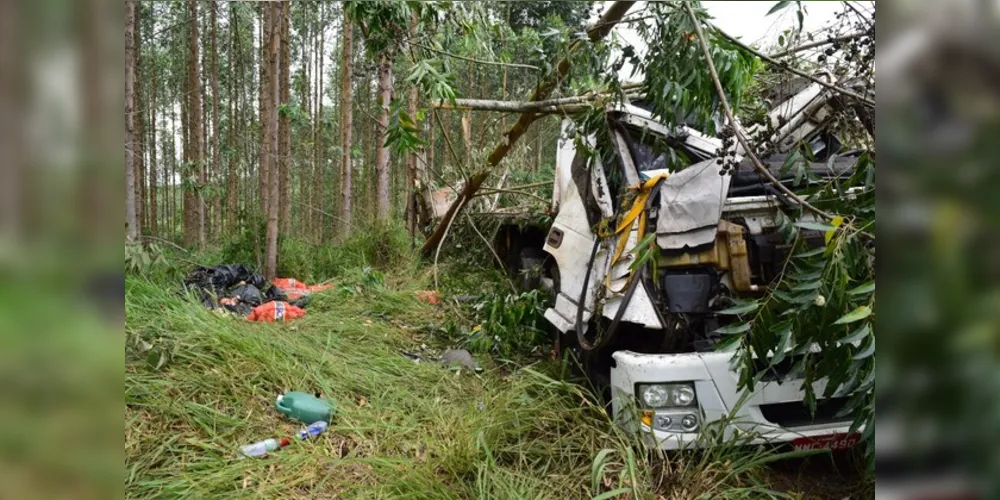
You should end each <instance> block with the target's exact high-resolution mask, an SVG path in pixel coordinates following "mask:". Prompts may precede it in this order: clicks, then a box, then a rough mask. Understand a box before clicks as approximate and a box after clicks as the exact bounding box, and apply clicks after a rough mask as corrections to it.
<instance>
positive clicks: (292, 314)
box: [247, 301, 306, 323]
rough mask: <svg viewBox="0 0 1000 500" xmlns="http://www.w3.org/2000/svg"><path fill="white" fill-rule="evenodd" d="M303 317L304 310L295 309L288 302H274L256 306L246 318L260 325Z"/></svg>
mask: <svg viewBox="0 0 1000 500" xmlns="http://www.w3.org/2000/svg"><path fill="white" fill-rule="evenodd" d="M305 315H306V311H305V309H300V308H298V307H295V306H293V305H291V304H289V303H288V302H280V301H274V302H268V303H266V304H261V305H259V306H257V307H256V308H254V310H253V311H252V312H251V313H250V316H247V319H249V320H250V321H259V322H262V323H274V322H275V321H288V320H292V319H296V318H301V317H302V316H305Z"/></svg>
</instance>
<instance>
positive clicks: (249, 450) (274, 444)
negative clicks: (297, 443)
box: [240, 438, 291, 457]
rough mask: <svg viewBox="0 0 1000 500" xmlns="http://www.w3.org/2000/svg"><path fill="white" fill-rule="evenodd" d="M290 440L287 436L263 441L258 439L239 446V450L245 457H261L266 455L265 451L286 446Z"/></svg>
mask: <svg viewBox="0 0 1000 500" xmlns="http://www.w3.org/2000/svg"><path fill="white" fill-rule="evenodd" d="M290 443H291V441H290V440H289V439H288V438H282V439H281V440H277V439H273V438H272V439H265V440H263V441H258V442H256V443H253V444H248V445H244V446H242V447H240V452H241V453H243V456H245V457H263V456H267V452H269V451H274V450H277V449H278V448H284V447H285V446H288V445H289V444H290Z"/></svg>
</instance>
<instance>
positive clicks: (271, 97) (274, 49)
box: [264, 2, 287, 279]
mask: <svg viewBox="0 0 1000 500" xmlns="http://www.w3.org/2000/svg"><path fill="white" fill-rule="evenodd" d="M286 8H287V2H271V3H268V4H266V5H265V6H264V9H265V10H268V11H270V13H269V14H268V22H269V24H270V27H269V29H267V30H266V31H267V32H268V33H269V35H270V37H269V38H268V39H267V45H266V47H267V61H266V64H267V76H268V78H267V82H266V83H267V84H266V85H265V89H266V91H267V95H266V97H265V100H267V101H269V104H268V106H267V111H268V114H267V116H266V120H267V132H268V136H267V140H266V142H267V149H268V154H267V155H266V156H268V157H269V159H268V161H267V165H268V167H267V172H268V176H267V177H268V178H267V197H268V202H267V236H266V238H267V243H266V245H267V248H266V250H265V254H264V277H266V278H267V279H274V278H275V276H276V275H277V270H278V231H279V225H278V215H279V211H280V210H279V205H280V179H281V172H280V168H279V166H278V161H277V160H278V159H277V154H278V153H279V152H280V150H279V148H278V142H279V140H278V135H279V130H278V128H279V125H278V122H279V120H278V102H279V101H280V98H281V82H280V81H279V80H280V77H281V64H282V62H281V56H282V50H281V38H282V35H283V34H284V30H283V29H282V26H283V25H284V14H285V9H286Z"/></svg>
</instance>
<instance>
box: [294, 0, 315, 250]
mask: <svg viewBox="0 0 1000 500" xmlns="http://www.w3.org/2000/svg"><path fill="white" fill-rule="evenodd" d="M312 7H313V11H312V20H311V22H310V23H307V25H306V27H307V32H306V34H305V35H304V36H303V37H302V78H303V80H304V82H303V83H304V85H303V91H302V102H303V108H304V109H305V110H306V113H308V114H309V123H310V124H309V137H310V143H311V144H312V146H311V148H312V149H311V152H310V163H309V168H310V169H311V170H310V171H309V172H311V173H310V174H309V175H301V176H299V190H300V191H301V192H302V197H303V198H304V199H305V203H306V205H309V206H316V204H315V203H313V199H314V198H315V190H314V189H312V187H311V186H309V184H308V182H309V178H310V176H312V177H313V178H315V176H316V132H317V130H316V126H317V124H316V117H317V114H316V99H315V95H316V81H315V80H314V78H313V76H314V75H315V74H316V73H317V71H316V69H317V61H316V59H317V57H316V55H317V54H318V53H319V37H318V36H317V32H318V31H319V30H318V27H319V20H318V17H319V2H317V3H314V4H312ZM315 221H316V218H315V216H314V211H312V210H310V211H308V212H305V214H304V215H303V217H302V222H303V223H304V224H305V230H304V231H303V233H304V234H309V235H312V234H313V228H315V227H316V225H315Z"/></svg>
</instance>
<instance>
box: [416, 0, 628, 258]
mask: <svg viewBox="0 0 1000 500" xmlns="http://www.w3.org/2000/svg"><path fill="white" fill-rule="evenodd" d="M634 4H635V2H634V1H622V0H619V1H616V2H615V3H613V4H611V5H610V6H609V7H608V10H607V11H605V12H604V15H602V16H601V18H600V19H599V20H598V22H597V23H596V24H595V25H593V26H591V27H589V28H588V29H587V40H589V41H590V42H591V43H593V42H596V41H598V40H600V39H602V38H604V37H605V36H607V34H608V33H609V32H611V28H613V27H614V25H615V23H616V22H617V21H620V20H621V18H622V17H624V16H625V14H626V13H628V11H629V9H631V8H632V6H633V5H634ZM583 43H584V41H582V40H576V41H574V42H573V43H572V44H570V46H569V48H568V49H567V51H568V52H569V53H570V54H572V53H573V52H575V51H576V50H578V49H579V47H580V46H581V45H582V44H583ZM555 68H556V69H555V71H554V72H553V73H552V74H550V75H548V76H547V77H546V78H545V79H544V80H542V82H540V83H539V84H538V86H536V87H535V91H534V92H533V93H532V96H531V99H530V100H531V101H542V100H545V99H547V98H548V97H549V96H550V95H552V92H553V91H555V89H556V87H557V85H558V83H559V80H561V79H562V78H564V77H565V76H566V75H567V74H569V55H566V56H564V57H562V58H561V59H560V60H559V61H558V62H557V63H556V64H555ZM538 117H539V115H538V114H535V113H522V114H521V116H520V117H519V118H518V119H517V123H515V124H514V125H513V126H512V127H511V128H510V130H508V131H507V133H506V134H504V136H505V137H504V140H503V141H501V143H500V144H497V146H496V147H495V148H494V149H493V152H491V153H490V155H489V157H487V158H486V167H485V168H484V169H482V170H480V171H478V172H476V173H475V174H473V175H472V176H471V177H469V180H468V182H466V183H465V186H464V187H463V188H462V192H461V193H460V194H459V196H458V199H456V200H455V202H454V203H452V204H451V206H450V207H448V211H447V212H446V213H445V215H444V218H443V219H442V220H441V222H440V223H438V227H437V228H435V229H434V233H432V234H431V235H430V236H429V237H428V238H427V239H426V240H424V244H423V246H422V247H421V248H420V251H421V252H422V253H424V254H425V255H426V254H427V253H429V252H430V251H431V250H432V249H434V248H435V247H438V250H439V253H440V245H441V242H442V241H443V240H444V237H445V236H446V234H445V233H446V232H447V230H448V229H447V228H448V227H450V226H451V222H452V221H453V220H454V219H455V216H456V215H458V212H459V211H460V210H461V209H462V207H463V206H464V204H465V202H466V201H467V200H468V199H470V198H471V197H472V195H473V194H475V193H476V191H478V190H479V188H480V187H481V186H482V184H483V182H485V181H486V179H487V178H488V177H489V175H490V170H492V169H493V168H494V167H496V166H497V165H499V164H500V162H501V161H503V159H504V158H505V157H506V156H507V153H509V152H510V150H511V148H512V147H513V146H514V144H515V143H516V142H517V140H518V139H520V138H521V136H522V135H524V133H525V132H526V131H527V130H528V127H529V126H531V124H532V123H533V122H534V121H535V120H537V119H538ZM435 259H436V257H435Z"/></svg>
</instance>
